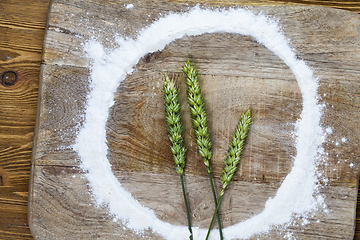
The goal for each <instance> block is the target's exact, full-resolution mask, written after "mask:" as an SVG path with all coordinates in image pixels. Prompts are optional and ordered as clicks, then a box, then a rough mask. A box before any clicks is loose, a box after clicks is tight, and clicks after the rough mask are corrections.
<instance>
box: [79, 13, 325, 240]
mask: <svg viewBox="0 0 360 240" xmlns="http://www.w3.org/2000/svg"><path fill="white" fill-rule="evenodd" d="M215 32H227V33H235V34H242V35H250V36H253V37H254V38H255V39H256V40H257V41H258V42H259V43H261V44H263V45H264V46H265V47H266V48H268V49H269V50H270V51H272V52H273V53H275V54H276V55H277V56H278V57H279V58H280V59H282V61H284V63H285V64H286V65H287V66H288V67H289V68H290V69H291V71H292V72H293V74H294V75H295V78H296V80H297V82H298V85H299V88H300V91H301V93H302V99H303V110H302V112H301V115H300V119H298V121H297V123H296V130H295V135H296V149H297V153H296V156H295V159H294V166H293V168H292V169H291V172H290V173H289V174H288V175H287V176H286V178H285V179H284V181H283V183H282V185H281V186H280V188H279V189H278V191H277V193H276V196H275V197H274V198H270V199H268V201H267V202H266V204H265V208H264V209H263V211H262V212H261V213H260V214H258V215H256V216H254V217H252V218H249V219H247V220H245V221H243V222H239V223H237V224H234V225H232V226H229V227H226V228H224V230H223V232H224V236H225V238H226V239H233V238H247V237H250V236H252V235H253V234H256V233H261V232H266V231H268V230H269V229H270V228H271V226H274V225H280V224H285V223H288V222H290V221H291V220H292V216H293V215H294V214H304V213H307V212H309V211H312V210H314V209H315V208H316V200H315V196H314V195H315V194H316V182H317V179H316V177H315V169H316V166H315V163H314V160H315V158H316V156H317V154H318V151H319V148H320V146H321V144H322V143H323V141H324V137H323V131H322V129H321V127H320V118H321V108H320V107H319V105H318V101H317V87H318V84H317V81H316V80H315V79H314V78H313V73H312V71H311V69H310V68H309V67H307V66H306V64H305V63H304V61H302V60H299V59H297V57H296V55H295V53H294V52H293V51H292V49H291V48H290V47H289V44H288V42H287V40H286V38H285V36H284V35H283V34H282V33H280V31H279V27H278V25H277V24H276V23H275V22H273V21H270V20H269V19H268V18H266V17H265V16H263V15H255V14H253V13H252V12H251V11H249V10H244V9H230V10H226V11H225V10H222V11H219V10H216V11H212V10H202V9H199V8H194V9H192V10H191V11H189V12H187V13H183V14H169V15H168V16H166V17H164V18H161V19H159V20H158V21H156V22H154V23H152V24H151V25H150V26H149V27H147V28H146V29H144V30H142V31H141V32H140V33H139V35H138V37H137V39H136V40H133V39H127V40H125V39H120V40H119V41H118V42H119V44H120V47H119V48H118V49H115V50H112V51H111V52H109V53H106V52H105V50H104V48H103V47H102V45H101V44H100V43H98V42H96V41H92V42H89V43H87V45H86V47H85V51H86V52H87V54H88V55H89V56H90V57H91V58H92V71H91V91H90V93H89V95H88V99H87V101H88V102H87V107H86V116H85V122H84V125H83V127H82V128H81V129H80V131H79V134H78V135H77V139H76V143H75V144H74V146H73V148H74V150H76V151H77V152H78V154H79V156H80V158H81V161H82V164H81V167H82V168H83V169H84V170H86V171H87V172H88V173H86V177H87V180H88V182H89V185H90V187H91V189H92V190H91V191H92V194H93V195H94V197H95V199H96V203H97V204H98V205H102V204H105V205H106V206H108V208H109V212H110V214H111V215H113V216H114V217H115V219H119V220H122V221H123V222H124V223H125V224H126V226H127V227H128V228H130V229H132V230H134V231H142V230H145V229H148V228H151V229H152V231H154V232H156V233H158V234H160V235H161V236H163V237H164V238H165V239H169V240H173V239H174V240H179V239H188V236H189V232H188V229H187V227H186V226H175V225H172V224H170V223H166V222H163V221H161V220H160V219H158V218H157V217H156V215H155V213H154V212H153V211H152V210H151V209H149V208H146V207H144V206H142V205H141V204H140V203H139V202H138V201H137V200H136V199H134V198H133V197H132V196H131V194H130V193H129V192H127V191H126V190H125V189H124V188H123V187H122V186H121V183H120V182H119V181H118V180H117V178H116V177H115V175H114V174H113V172H112V170H111V166H110V163H109V160H108V159H107V148H108V146H107V144H106V130H105V125H106V122H107V118H108V114H109V108H110V107H111V106H112V105H113V103H114V94H115V92H116V89H117V87H118V85H119V84H120V83H121V81H122V80H124V79H125V77H126V76H127V74H130V73H131V72H132V71H133V67H134V66H135V65H136V64H137V63H138V61H139V59H140V58H141V57H143V56H144V55H146V54H147V53H150V52H155V51H158V50H162V49H164V47H165V46H166V45H167V44H169V43H170V42H172V41H174V40H176V39H179V38H181V37H183V36H185V35H188V36H195V35H201V34H204V33H215ZM104 79H106V84H104ZM254 200H255V199H254ZM206 231H207V230H206V229H198V228H194V238H196V239H198V238H204V237H205V235H206ZM210 237H211V238H212V239H217V238H218V230H217V229H214V230H213V231H212V234H211V236H210Z"/></svg>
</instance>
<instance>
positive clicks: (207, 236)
mask: <svg viewBox="0 0 360 240" xmlns="http://www.w3.org/2000/svg"><path fill="white" fill-rule="evenodd" d="M221 198H222V195H220V196H219V199H218V203H217V204H216V208H215V212H214V214H213V217H212V219H211V223H210V226H209V229H208V231H207V234H206V238H205V240H207V239H208V238H209V235H210V231H211V228H212V225H213V223H214V220H215V216H216V213H218V212H219V207H220V202H221Z"/></svg>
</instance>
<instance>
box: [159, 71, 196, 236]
mask: <svg viewBox="0 0 360 240" xmlns="http://www.w3.org/2000/svg"><path fill="white" fill-rule="evenodd" d="M164 78H165V81H164V87H163V91H162V92H163V94H164V100H165V103H164V106H165V121H166V127H167V129H168V137H169V139H170V141H171V143H172V146H170V149H171V152H172V153H173V160H174V165H175V170H176V172H177V173H179V174H180V179H181V187H182V192H183V196H184V202H185V207H186V214H187V219H188V228H189V232H190V236H189V238H190V240H193V233H192V228H191V221H190V212H189V207H188V203H187V199H186V193H185V186H184V178H183V174H184V167H185V153H186V149H185V147H183V145H182V144H183V138H182V136H181V133H182V131H183V127H182V125H181V117H180V104H179V99H178V93H177V89H176V87H175V83H174V82H173V81H171V80H170V79H169V78H168V77H167V76H164Z"/></svg>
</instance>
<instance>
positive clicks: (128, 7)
mask: <svg viewBox="0 0 360 240" xmlns="http://www.w3.org/2000/svg"><path fill="white" fill-rule="evenodd" d="M133 7H134V4H132V3H130V4H128V5H126V9H132V8H133Z"/></svg>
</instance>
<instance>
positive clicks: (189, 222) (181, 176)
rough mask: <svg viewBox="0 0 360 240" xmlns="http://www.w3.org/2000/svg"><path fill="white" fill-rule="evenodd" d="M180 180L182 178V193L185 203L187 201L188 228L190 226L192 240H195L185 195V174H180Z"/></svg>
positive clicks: (186, 204)
mask: <svg viewBox="0 0 360 240" xmlns="http://www.w3.org/2000/svg"><path fill="white" fill-rule="evenodd" d="M180 178H181V186H182V192H183V195H184V201H185V206H186V215H187V219H188V226H189V232H190V237H189V238H190V240H193V233H192V229H191V221H190V212H189V206H188V203H187V198H186V193H185V185H184V178H183V174H180Z"/></svg>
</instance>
